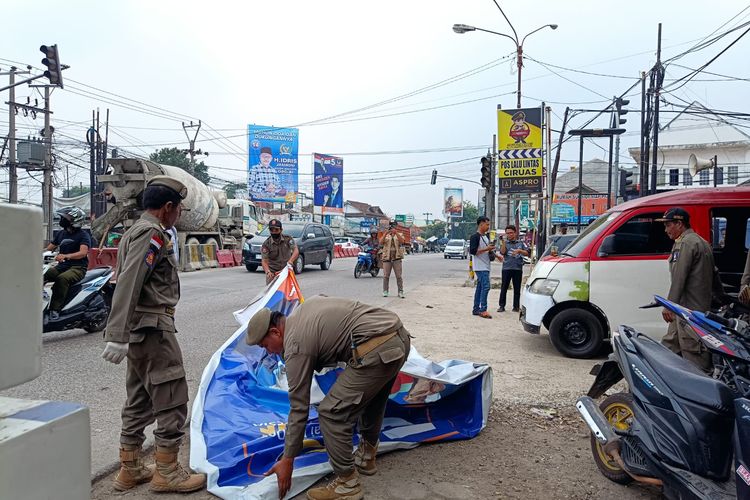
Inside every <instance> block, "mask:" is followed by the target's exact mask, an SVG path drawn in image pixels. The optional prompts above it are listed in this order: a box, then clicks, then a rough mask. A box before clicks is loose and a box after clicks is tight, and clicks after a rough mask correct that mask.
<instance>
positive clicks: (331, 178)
mask: <svg viewBox="0 0 750 500" xmlns="http://www.w3.org/2000/svg"><path fill="white" fill-rule="evenodd" d="M313 173H314V175H315V193H314V195H313V202H314V205H315V213H317V214H323V215H329V214H343V213H344V159H343V158H339V157H338V156H330V155H323V154H318V153H315V154H313Z"/></svg>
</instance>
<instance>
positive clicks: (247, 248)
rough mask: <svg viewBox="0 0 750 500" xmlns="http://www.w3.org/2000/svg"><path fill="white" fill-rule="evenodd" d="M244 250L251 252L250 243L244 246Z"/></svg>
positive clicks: (247, 242)
mask: <svg viewBox="0 0 750 500" xmlns="http://www.w3.org/2000/svg"><path fill="white" fill-rule="evenodd" d="M242 248H243V249H245V250H247V251H248V252H249V251H250V242H249V241H246V242H245V244H244V245H243V246H242Z"/></svg>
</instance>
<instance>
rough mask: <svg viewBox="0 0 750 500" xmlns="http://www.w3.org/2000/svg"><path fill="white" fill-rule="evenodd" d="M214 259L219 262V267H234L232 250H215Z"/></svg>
mask: <svg viewBox="0 0 750 500" xmlns="http://www.w3.org/2000/svg"><path fill="white" fill-rule="evenodd" d="M216 260H217V261H218V262H219V267H234V266H236V265H237V264H235V262H234V255H233V254H232V250H217V251H216Z"/></svg>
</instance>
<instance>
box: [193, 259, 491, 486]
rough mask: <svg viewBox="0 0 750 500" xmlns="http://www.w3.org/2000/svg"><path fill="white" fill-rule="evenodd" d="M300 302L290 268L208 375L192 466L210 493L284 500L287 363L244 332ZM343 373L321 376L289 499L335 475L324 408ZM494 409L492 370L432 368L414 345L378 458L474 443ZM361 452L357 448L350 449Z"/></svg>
mask: <svg viewBox="0 0 750 500" xmlns="http://www.w3.org/2000/svg"><path fill="white" fill-rule="evenodd" d="M302 301H303V297H302V294H301V292H300V289H299V284H298V283H297V280H296V279H295V277H294V274H293V273H292V272H291V271H290V270H288V269H284V270H283V271H282V272H281V273H280V274H279V276H278V277H277V278H276V280H275V281H274V282H272V283H271V284H270V285H269V286H268V287H267V288H266V289H265V290H264V292H263V293H262V294H261V295H259V296H258V297H257V298H256V299H255V300H253V301H252V302H251V303H250V304H249V305H248V306H247V307H246V308H244V309H243V310H241V311H237V312H236V313H235V318H236V319H237V321H238V323H239V324H240V327H239V328H238V329H237V330H236V331H235V332H234V333H233V334H232V336H231V337H230V338H229V339H228V340H227V341H226V342H225V343H224V345H222V346H221V347H220V348H219V349H218V350H217V351H216V352H215V353H214V354H213V356H212V357H211V360H210V361H209V363H208V365H207V366H206V368H205V370H204V371H203V376H202V377H201V383H200V387H199V388H198V394H197V396H196V400H195V402H194V404H193V411H192V419H191V422H190V466H191V467H192V468H193V469H194V470H196V471H199V472H204V473H206V475H207V477H208V486H207V487H208V491H209V492H210V493H213V494H214V495H217V496H219V497H221V498H224V499H277V498H278V489H277V482H276V476H270V477H264V476H263V474H264V473H265V472H267V471H268V470H269V469H270V468H271V467H272V466H273V464H274V463H276V461H277V460H278V459H279V458H281V456H282V455H283V452H284V436H285V430H286V421H287V417H288V414H289V396H288V385H287V382H286V372H285V370H284V364H283V360H282V359H281V358H280V357H278V356H275V355H269V354H268V353H266V351H265V350H264V349H263V348H261V347H258V346H248V345H247V344H246V343H245V329H246V328H247V323H248V321H249V320H250V318H251V317H252V316H253V315H254V314H255V312H256V311H258V310H259V309H260V308H262V307H268V308H270V309H272V310H274V311H281V312H283V313H285V314H290V313H291V312H292V311H293V310H294V308H295V307H296V306H297V305H299V304H300V303H301V302H302ZM341 369H342V368H340V367H339V368H331V369H327V370H325V371H323V372H321V373H316V375H315V380H314V381H313V388H312V392H311V398H310V402H311V408H310V415H309V417H308V423H307V429H306V432H305V439H304V449H303V451H302V453H301V454H300V455H299V456H297V457H296V458H295V460H294V474H293V480H292V489H291V491H290V492H289V495H288V496H289V498H291V497H293V496H294V495H297V494H298V493H301V492H302V491H304V490H305V489H307V488H309V487H310V486H311V485H312V484H314V483H315V482H316V481H317V480H319V479H320V478H321V477H323V476H325V475H326V474H328V473H329V472H331V470H332V469H331V466H330V465H329V463H328V454H327V453H326V451H325V443H324V440H323V435H322V432H321V430H320V426H319V424H318V414H317V411H316V408H317V404H318V403H320V401H322V399H323V398H324V397H325V394H326V392H327V391H328V390H329V389H330V388H331V387H332V386H333V384H334V383H335V381H336V377H337V373H338V371H340V370H341ZM491 402H492V371H491V369H490V367H489V365H486V364H478V363H471V362H467V361H457V360H449V361H444V362H442V363H433V362H431V361H429V360H427V359H425V358H423V357H421V356H420V355H419V353H418V352H417V351H416V350H415V349H414V348H413V347H412V350H411V352H410V354H409V357H408V359H407V361H406V364H404V367H403V368H402V370H401V372H400V373H399V375H398V377H397V379H396V382H395V383H394V385H393V387H392V389H391V397H390V399H389V401H388V405H387V407H386V412H385V419H384V421H383V430H382V432H381V435H380V447H379V449H378V452H379V453H382V452H388V451H393V450H396V449H407V448H413V447H415V446H418V445H419V444H421V443H428V442H430V443H431V442H436V441H449V440H457V439H469V438H472V437H474V436H476V435H477V434H479V432H480V431H481V430H482V429H484V427H485V426H486V425H487V417H488V414H489V408H490V404H491ZM355 439H356V437H355ZM355 446H356V443H352V450H354V447H355Z"/></svg>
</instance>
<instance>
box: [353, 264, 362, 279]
mask: <svg viewBox="0 0 750 500" xmlns="http://www.w3.org/2000/svg"><path fill="white" fill-rule="evenodd" d="M360 276H362V264H360V263H359V262H357V265H356V266H354V277H355V278H359V277H360Z"/></svg>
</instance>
